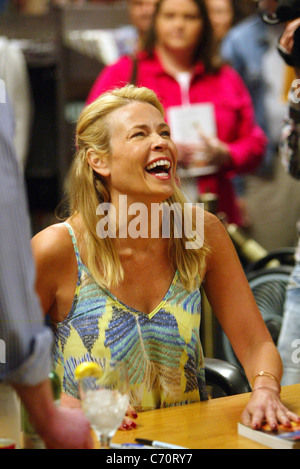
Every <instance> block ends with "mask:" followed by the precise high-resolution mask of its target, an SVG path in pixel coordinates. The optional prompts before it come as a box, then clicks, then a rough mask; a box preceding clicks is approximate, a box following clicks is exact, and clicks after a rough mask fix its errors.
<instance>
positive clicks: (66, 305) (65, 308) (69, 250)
mask: <svg viewBox="0 0 300 469" xmlns="http://www.w3.org/2000/svg"><path fill="white" fill-rule="evenodd" d="M31 245H32V252H33V256H34V260H35V266H36V282H35V287H36V291H37V293H38V296H39V298H40V302H41V306H42V309H43V311H44V313H45V315H46V314H49V315H50V316H51V317H52V319H54V320H55V321H58V322H60V321H62V320H64V319H65V317H66V316H67V315H68V313H69V311H70V309H71V306H72V302H73V297H74V292H75V288H76V281H77V264H76V257H75V253H74V248H73V245H72V241H71V237H70V235H69V233H68V230H67V228H66V226H64V225H63V224H56V225H52V226H49V227H48V228H46V229H45V230H43V231H41V232H40V233H38V234H37V235H35V236H34V238H33V239H32V242H31Z"/></svg>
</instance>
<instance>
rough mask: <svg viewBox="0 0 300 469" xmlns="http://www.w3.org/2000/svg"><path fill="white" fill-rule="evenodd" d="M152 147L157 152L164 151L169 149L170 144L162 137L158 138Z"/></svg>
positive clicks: (154, 140)
mask: <svg viewBox="0 0 300 469" xmlns="http://www.w3.org/2000/svg"><path fill="white" fill-rule="evenodd" d="M152 147H153V148H154V150H156V151H163V150H165V149H166V148H168V142H167V141H166V140H165V139H164V138H162V137H161V136H158V137H156V138H154V139H153V143H152Z"/></svg>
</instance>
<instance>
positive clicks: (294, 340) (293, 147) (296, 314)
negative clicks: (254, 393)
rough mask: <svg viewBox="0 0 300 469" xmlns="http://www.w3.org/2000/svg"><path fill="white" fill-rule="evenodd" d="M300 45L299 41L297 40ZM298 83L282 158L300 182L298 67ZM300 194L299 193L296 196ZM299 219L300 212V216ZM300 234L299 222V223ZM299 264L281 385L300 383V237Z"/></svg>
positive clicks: (292, 27)
mask: <svg viewBox="0 0 300 469" xmlns="http://www.w3.org/2000/svg"><path fill="white" fill-rule="evenodd" d="M299 27H300V19H297V20H295V21H293V22H291V23H290V24H289V25H288V26H287V27H286V29H285V31H284V34H283V35H282V37H281V39H280V46H281V47H282V48H283V49H284V50H285V53H286V54H287V55H290V54H291V53H292V51H293V46H294V33H295V31H296V30H297V29H298V28H299ZM298 44H299V41H298ZM295 75H296V77H297V80H295V81H294V82H293V83H292V86H291V89H290V93H289V114H288V117H287V118H286V119H285V120H284V123H283V126H282V133H281V141H280V155H281V158H282V163H283V165H284V168H285V170H286V171H287V172H288V174H290V175H291V176H292V177H293V178H295V179H297V180H299V179H300V87H299V85H300V68H297V67H295ZM298 194H299V192H298V193H296V194H295V195H294V197H297V196H298ZM299 216H300V213H299ZM297 226H298V232H300V222H299V221H298V224H297ZM295 260H296V264H295V267H294V270H293V272H292V274H291V277H290V281H289V285H288V288H287V294H286V300H285V307H284V314H283V320H282V327H281V331H280V335H279V338H278V343H277V347H278V351H279V353H280V355H281V358H282V362H283V377H282V384H284V385H289V384H295V383H300V238H299V240H298V247H297V249H296V254H295Z"/></svg>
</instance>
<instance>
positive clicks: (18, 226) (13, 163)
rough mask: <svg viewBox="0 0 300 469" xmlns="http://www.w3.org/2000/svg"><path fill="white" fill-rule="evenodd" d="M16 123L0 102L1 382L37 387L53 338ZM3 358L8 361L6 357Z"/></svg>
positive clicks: (5, 104)
mask: <svg viewBox="0 0 300 469" xmlns="http://www.w3.org/2000/svg"><path fill="white" fill-rule="evenodd" d="M13 133H14V125H13V117H12V113H11V108H10V106H9V104H8V102H7V99H5V100H4V102H0V340H1V344H2V345H3V344H5V349H4V348H3V347H2V349H1V350H2V354H1V357H0V358H1V360H0V381H4V380H6V381H9V382H12V383H19V384H24V385H35V384H38V383H39V382H41V381H44V380H45V379H46V378H47V376H48V373H49V370H50V365H51V359H50V358H51V356H50V351H51V341H52V334H51V331H50V329H49V328H46V327H45V326H44V325H43V317H42V312H41V308H40V305H39V301H38V298H37V296H36V294H35V292H34V280H35V279H34V277H35V272H34V264H33V260H32V255H31V248H30V229H29V217H28V212H27V206H26V193H25V187H24V181H23V179H22V177H21V176H20V174H19V169H18V164H17V160H16V157H15V152H14V146H13ZM3 355H4V356H3Z"/></svg>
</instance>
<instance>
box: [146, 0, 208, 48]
mask: <svg viewBox="0 0 300 469" xmlns="http://www.w3.org/2000/svg"><path fill="white" fill-rule="evenodd" d="M202 23H203V22H202V18H201V15H200V11H199V8H198V6H197V4H196V3H195V2H194V1H193V0H164V1H163V2H162V4H161V6H160V8H159V12H158V14H157V16H156V22H155V31H156V38H157V43H158V45H160V46H163V47H164V48H166V49H169V50H170V51H173V52H176V51H180V52H185V51H186V52H193V51H195V49H196V48H197V46H198V44H199V39H200V37H201V34H202Z"/></svg>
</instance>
